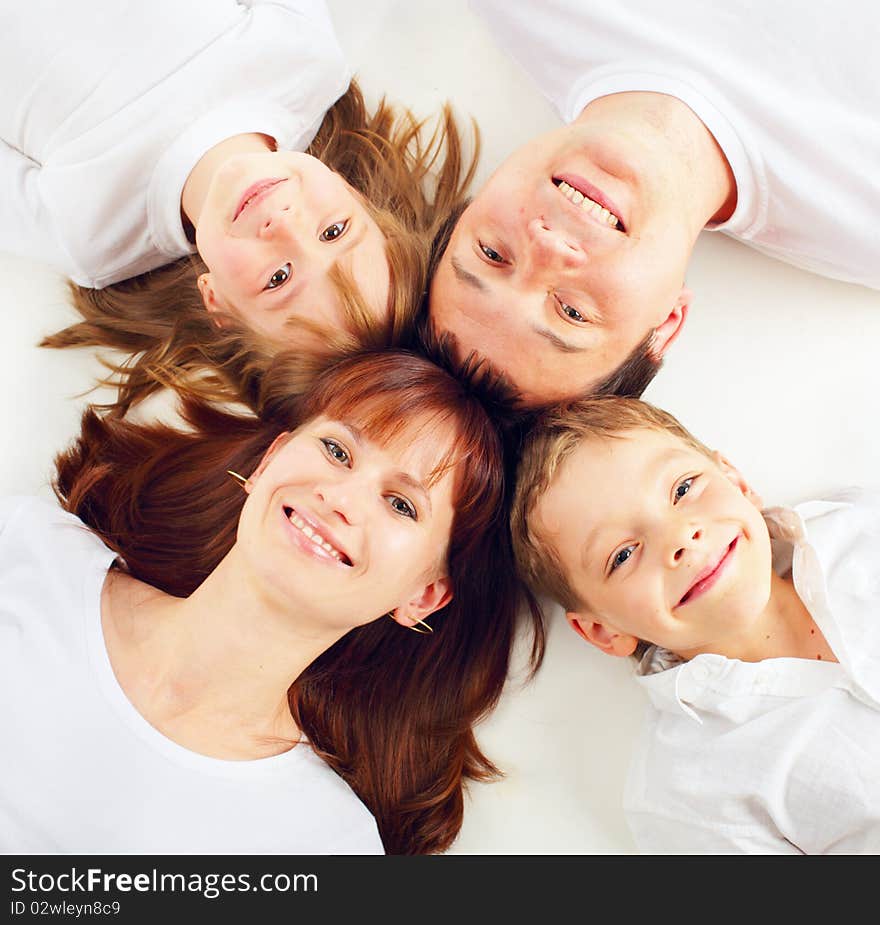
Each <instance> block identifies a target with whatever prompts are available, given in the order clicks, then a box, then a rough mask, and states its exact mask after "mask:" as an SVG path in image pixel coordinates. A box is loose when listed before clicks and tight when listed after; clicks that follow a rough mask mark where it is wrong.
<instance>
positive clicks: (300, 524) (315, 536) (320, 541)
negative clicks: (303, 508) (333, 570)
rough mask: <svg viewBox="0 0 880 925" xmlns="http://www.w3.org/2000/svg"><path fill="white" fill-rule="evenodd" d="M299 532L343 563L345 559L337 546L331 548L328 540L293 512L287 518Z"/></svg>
mask: <svg viewBox="0 0 880 925" xmlns="http://www.w3.org/2000/svg"><path fill="white" fill-rule="evenodd" d="M287 519H288V520H289V521H290V522H291V523H292V524H293V525H294V527H296V528H297V530H300V531H301V532H302V533H303V534H304V535H305V536H306V538H307V539H309V540H311V541H312V542H313V543H314V544H315V545H316V546H320V547H321V549H323V550H324V551H325V552H329V553H330V555H331V556H333V558H334V559H338V560H339V561H340V562H343V561H344V559H345V557H344V556H343V555H342V553H341V552H340V551H339V550H338V549H336V547H335V546H331V545H330V544H329V543H328V542H327V540H325V539H324V537H323V536H321V534H320V533H318V532H317V531H316V530H313V529H312V528H311V527H310V526H309V525H308V524H307V523H306V522H305V521H304V520H303V519H302V517H300V516H299V514H297V513H296V511H291V512H290V514H289V515H288V518H287Z"/></svg>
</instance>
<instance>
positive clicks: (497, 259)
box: [480, 241, 504, 263]
mask: <svg viewBox="0 0 880 925" xmlns="http://www.w3.org/2000/svg"><path fill="white" fill-rule="evenodd" d="M480 250H481V251H482V252H483V254H484V255H485V257H486V259H487V260H490V261H491V262H492V263H504V258H503V257H502V256H501V254H499V253H498V251H496V250H493V249H492V248H491V247H489V246H488V245H487V244H483V242H482V241H481V242H480Z"/></svg>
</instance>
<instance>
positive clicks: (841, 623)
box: [624, 491, 880, 854]
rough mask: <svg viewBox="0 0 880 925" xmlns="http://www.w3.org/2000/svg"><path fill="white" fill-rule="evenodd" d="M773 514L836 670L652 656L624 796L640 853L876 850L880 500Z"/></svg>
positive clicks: (781, 662) (646, 664)
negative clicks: (643, 718) (644, 711)
mask: <svg viewBox="0 0 880 925" xmlns="http://www.w3.org/2000/svg"><path fill="white" fill-rule="evenodd" d="M765 517H766V518H767V522H768V525H769V527H770V531H771V536H772V537H774V540H773V546H774V568H775V569H776V570H777V571H778V572H779V573H780V574H785V573H786V572H787V571H788V570H789V568H791V571H792V575H793V579H794V584H795V588H796V589H797V592H798V594H799V596H800V597H801V600H802V601H803V602H804V604H805V605H806V606H807V608H808V609H809V611H810V613H811V615H812V616H813V619H814V620H815V621H816V624H817V625H818V627H819V629H820V630H821V631H822V633H823V634H824V636H825V638H826V640H827V642H828V644H829V646H830V647H831V649H832V650H833V651H834V653H835V655H836V656H837V658H838V659H839V663H836V664H835V663H831V662H821V661H811V660H808V659H797V658H773V659H766V660H764V661H761V662H741V661H738V660H735V659H728V658H725V657H724V656H721V655H712V654H706V655H699V656H697V657H696V658H694V659H692V660H691V661H689V662H683V663H682V662H681V660H680V659H678V658H677V657H676V656H674V655H672V654H671V653H669V652H666V651H665V650H662V649H659V648H658V647H653V648H652V649H649V650H648V652H647V653H646V654H645V656H644V658H643V659H642V662H641V663H640V666H639V669H638V673H639V677H638V681H639V684H640V685H641V686H642V688H643V689H644V690H645V692H646V694H647V695H648V698H649V700H650V705H649V707H648V712H647V718H646V724H645V728H644V730H643V732H642V735H641V738H640V740H639V742H638V744H637V746H636V748H635V750H634V753H633V758H632V761H631V766H630V771H629V775H628V779H627V783H626V789H625V795H624V808H625V811H626V816H627V821H628V822H629V825H630V828H631V830H632V833H633V836H634V838H635V840H636V843H637V845H638V847H639V850H640V851H641V852H643V853H656V854H660V853H683V854H689V853H716V854H717V853H744V852H746V853H799V852H803V853H808V854H814V853H840V854H852V853H877V852H880V497H878V496H877V495H875V494H868V493H866V492H858V491H857V492H851V493H849V494H848V495H847V496H846V498H845V499H844V500H841V499H837V500H833V501H811V502H807V503H805V504H801V505H797V506H796V507H795V508H794V509H782V508H775V509H770V510H768V511H766V512H765Z"/></svg>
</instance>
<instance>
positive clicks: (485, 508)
mask: <svg viewBox="0 0 880 925" xmlns="http://www.w3.org/2000/svg"><path fill="white" fill-rule="evenodd" d="M284 380H285V371H284V368H283V366H282V365H280V364H279V365H278V366H276V367H275V368H273V369H270V370H269V371H268V372H267V374H266V376H265V378H264V381H263V385H262V390H263V395H264V399H265V401H264V403H263V407H264V408H265V409H266V414H267V415H268V418H267V420H259V419H257V418H254V417H243V416H238V415H234V414H231V413H229V412H227V411H221V410H218V409H217V408H214V407H211V406H208V405H205V404H202V403H199V402H197V401H196V400H193V399H189V400H187V401H186V402H185V404H184V405H183V407H182V411H183V416H184V418H185V419H186V421H187V422H188V424H189V425H190V426H191V427H192V431H191V432H186V431H183V430H178V429H175V428H172V427H170V426H168V425H165V424H158V423H157V424H150V425H142V424H141V425H139V424H135V423H131V422H128V421H125V420H120V419H119V418H115V417H114V418H110V417H107V418H102V417H100V416H99V415H98V414H96V413H95V412H94V411H91V410H90V411H87V412H86V413H85V414H84V416H83V422H82V432H81V434H80V437H79V438H78V439H77V441H76V442H75V443H74V445H73V446H72V447H70V448H69V449H68V450H67V451H66V452H64V453H62V454H60V455H59V457H58V459H57V460H56V469H57V471H56V480H55V490H56V493H57V494H58V497H59V498H60V500H61V501H62V503H63V505H64V506H65V507H66V508H67V509H68V510H70V511H72V512H73V513H75V514H77V515H78V516H79V517H80V518H81V519H82V520H83V521H84V522H85V523H86V524H88V525H89V526H90V527H91V528H92V529H94V530H95V531H96V532H97V533H98V534H99V535H100V536H101V537H102V539H103V540H104V542H105V543H106V544H107V545H108V546H109V547H110V548H111V549H113V550H115V551H116V552H118V553H119V554H120V556H121V557H122V558H123V559H124V561H125V565H126V568H127V569H128V571H129V572H130V573H131V574H132V575H134V576H135V577H136V578H139V579H140V580H142V581H145V582H147V583H148V584H151V585H153V586H155V587H157V588H161V589H162V590H164V591H166V592H168V593H170V594H174V595H177V596H187V595H189V594H191V593H192V592H193V590H194V589H195V588H196V587H198V585H199V584H201V582H202V581H204V579H205V578H206V577H207V576H208V575H209V574H210V572H211V571H212V570H213V569H214V568H215V567H216V566H217V564H218V563H219V561H220V560H221V559H222V557H223V556H224V555H225V554H226V553H227V552H228V550H229V549H230V548H231V547H232V545H233V543H234V542H235V535H236V528H237V523H238V516H239V513H240V510H241V507H242V505H243V503H244V498H245V496H244V493H243V492H242V490H241V488H240V487H239V486H238V485H236V484H235V483H234V482H233V481H232V480H231V479H230V478H229V477H228V476H227V475H226V470H227V469H232V470H234V471H237V472H240V473H243V474H245V475H247V474H249V473H250V472H252V471H253V470H254V469H255V468H256V466H257V464H258V463H259V461H260V459H261V457H262V455H263V453H264V452H265V451H266V449H267V448H268V446H269V444H270V443H271V442H272V441H273V440H274V439H275V437H276V436H278V434H280V433H282V432H283V431H285V430H290V429H293V428H295V427H296V426H297V425H298V424H300V423H303V422H305V421H307V420H310V419H311V418H313V417H315V416H317V415H320V414H325V415H328V416H331V417H334V418H337V419H341V420H344V421H349V422H352V423H356V424H357V425H358V427H360V428H361V429H362V430H364V431H365V432H366V433H367V435H368V437H370V438H371V439H373V440H376V441H379V442H380V443H381V442H387V440H388V439H389V438H391V437H392V436H399V434H400V432H401V431H405V430H406V428H407V427H419V428H421V427H427V428H429V429H433V428H435V427H441V426H442V427H443V428H444V432H445V431H446V430H447V426H446V425H449V424H451V425H452V427H451V428H448V429H449V430H452V431H453V432H454V433H455V435H456V436H455V438H454V443H453V446H452V447H451V449H450V450H449V452H448V453H447V454H446V456H445V458H444V459H442V460H438V464H440V465H452V466H454V469H453V472H454V504H455V516H454V520H453V526H452V534H451V538H450V544H449V550H448V558H447V568H448V573H449V576H450V578H451V579H452V583H453V588H454V595H453V598H452V601H451V602H450V603H449V604H447V605H446V607H444V608H443V609H442V610H441V611H440V612H439V613H437V614H436V615H434V616H433V617H432V618H431V622H432V624H434V626H435V632H434V634H433V635H431V636H425V635H420V634H418V633H414V632H410V631H408V630H407V629H406V628H404V627H401V626H399V625H398V624H396V623H395V622H393V621H392V620H388V619H378V620H374V621H373V622H371V623H368V624H366V625H364V626H360V627H357V628H355V629H353V630H351V631H350V632H349V633H347V634H346V635H345V636H344V637H343V638H342V639H340V640H339V641H338V642H337V643H336V644H335V645H334V646H332V647H331V648H330V649H328V650H327V651H326V652H325V653H323V654H322V655H321V656H320V657H319V658H318V659H317V660H316V661H315V662H313V663H312V664H311V665H310V666H309V667H308V668H307V669H306V671H304V672H303V674H302V675H300V677H299V678H298V679H297V680H296V682H295V683H294V684H293V685H292V687H291V689H290V691H289V700H290V707H291V712H292V714H293V716H294V719H295V720H296V722H297V724H298V725H299V727H300V728H301V729H302V730H303V732H304V733H305V734H306V736H307V737H308V739H309V741H310V742H311V743H312V745H313V746H314V747H315V748H316V749H317V750H318V752H319V753H320V754H321V755H322V756H323V757H324V758H325V759H326V760H327V761H328V762H329V763H330V764H331V766H332V767H334V768H335V769H336V770H337V771H338V773H339V774H341V775H342V777H343V778H344V779H345V780H346V781H347V782H348V783H349V785H350V786H351V787H352V789H353V790H354V791H355V792H356V793H357V794H358V796H359V797H360V798H361V799H362V800H363V802H364V803H365V804H366V805H367V807H368V808H369V809H370V811H371V812H372V813H373V815H374V816H375V818H376V821H377V823H378V826H379V831H380V833H381V835H382V839H383V842H384V845H385V849H386V851H387V852H388V853H390V854H423V853H434V852H439V851H443V850H445V849H446V848H448V847H449V846H450V845H451V843H452V842H453V840H454V839H455V837H456V835H457V834H458V832H459V829H460V828H461V823H462V816H463V808H464V799H463V796H464V795H463V785H464V781H465V780H466V779H468V778H469V779H473V780H484V779H490V778H492V777H494V776H495V775H497V773H498V770H497V769H496V767H495V766H494V765H493V764H492V762H491V761H490V760H489V759H488V758H487V757H486V756H485V755H484V754H483V752H482V750H481V749H480V747H479V745H478V744H477V741H476V738H475V736H474V731H473V727H474V725H475V723H477V722H478V720H480V719H481V718H482V717H483V716H485V714H486V713H487V712H488V711H489V710H490V709H491V708H492V707H493V706H494V705H495V704H496V703H497V701H498V698H499V696H500V694H501V691H502V688H503V686H504V682H505V679H506V677H507V672H508V666H509V662H510V657H511V653H512V647H513V643H514V637H515V631H516V624H517V619H518V614H519V613H520V612H522V611H521V607H522V605H523V604H524V603H528V604H529V605H531V601H529V600H527V598H526V596H525V594H524V591H523V589H522V586H521V585H520V584H519V583H518V581H517V580H516V579H515V577H514V569H513V559H512V554H511V547H510V541H509V536H508V528H507V517H506V494H507V492H506V480H505V458H504V453H503V447H502V440H501V437H500V436H499V433H498V431H497V430H496V428H495V427H494V425H493V424H492V423H491V420H490V417H489V415H488V414H487V410H486V404H485V400H484V396H483V397H481V394H480V393H486V394H488V393H489V392H491V386H488V389H487V384H486V383H485V382H481V381H480V380H481V375H480V370H479V369H477V370H473V369H471V370H465V371H463V374H462V375H460V376H452V375H450V374H449V373H448V372H446V371H444V370H442V369H440V368H439V367H438V366H436V365H434V364H433V363H430V362H428V361H427V360H425V359H423V358H421V357H418V356H415V355H414V354H411V353H408V352H404V351H394V352H391V351H384V352H372V353H367V354H364V355H361V356H358V357H354V358H351V359H348V360H345V361H343V362H341V363H340V364H339V365H338V366H336V367H335V368H333V369H332V370H329V371H328V372H326V373H324V374H323V375H322V376H321V377H320V378H319V379H318V380H317V381H316V383H315V385H314V387H313V388H312V389H311V390H310V391H309V392H308V393H307V394H306V395H304V396H301V397H299V398H293V399H290V398H288V397H286V395H285V391H284ZM416 439H417V437H416ZM524 612H525V614H526V615H527V619H529V618H530V621H531V623H530V626H531V630H532V633H533V635H532V639H533V647H532V664H533V667H534V668H537V665H538V664H539V663H540V660H541V657H542V654H543V630H542V626H541V623H540V619H539V617H538V616H537V610H536V608H534V607H533V606H527V607H526V608H525V610H524Z"/></svg>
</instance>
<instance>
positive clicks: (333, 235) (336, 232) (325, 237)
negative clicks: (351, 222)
mask: <svg viewBox="0 0 880 925" xmlns="http://www.w3.org/2000/svg"><path fill="white" fill-rule="evenodd" d="M347 228H348V221H347V220H346V221H344V222H334V223H333V224H332V225H328V226H327V227H326V228H325V229H324V230H323V231H322V232H321V233H320V234H319V235H318V237H319V238H320V239H321V240H322V241H335V240H336V239H337V238H341V237H342V235H344V234H345V231H346V229H347Z"/></svg>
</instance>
